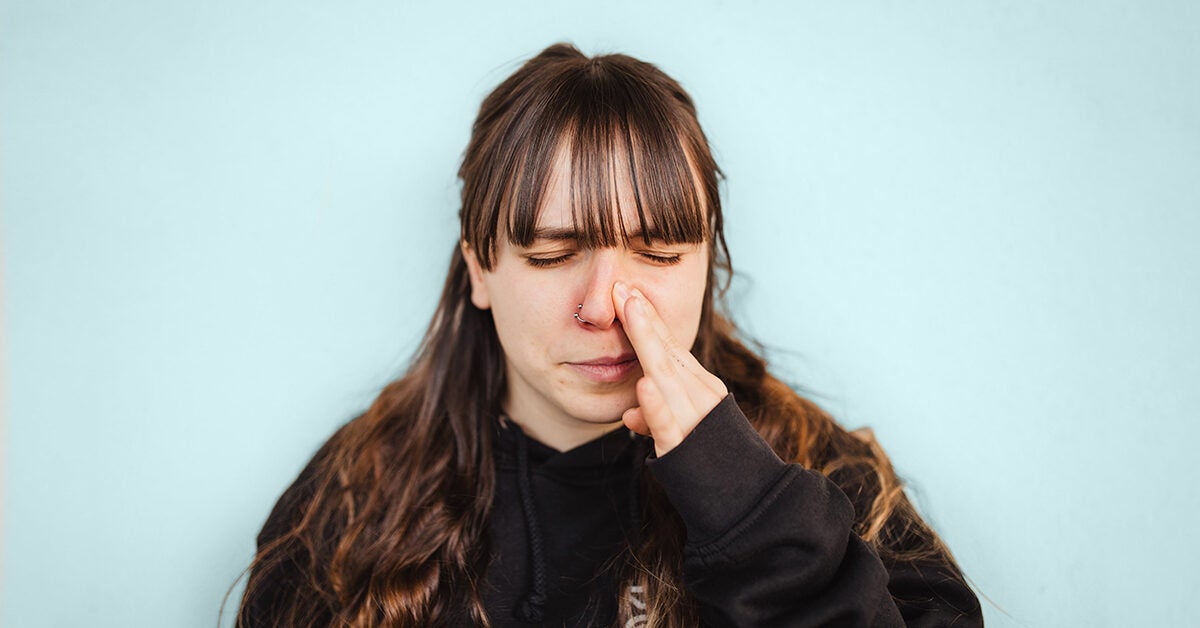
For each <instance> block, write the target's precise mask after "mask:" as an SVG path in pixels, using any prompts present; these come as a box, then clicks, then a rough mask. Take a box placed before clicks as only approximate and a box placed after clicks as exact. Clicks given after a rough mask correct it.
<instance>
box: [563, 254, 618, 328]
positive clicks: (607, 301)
mask: <svg viewBox="0 0 1200 628" xmlns="http://www.w3.org/2000/svg"><path fill="white" fill-rule="evenodd" d="M585 268H586V270H585V272H586V273H587V276H586V279H585V281H584V285H583V293H582V296H581V298H580V299H579V301H578V302H577V303H580V304H582V305H583V307H582V308H577V309H576V311H575V313H576V314H578V319H579V323H580V324H582V325H583V326H584V327H587V328H589V329H609V328H611V327H613V326H614V325H620V324H621V322H620V321H619V320H618V319H617V312H616V309H615V306H614V305H613V298H612V289H613V284H614V283H616V282H617V281H618V280H620V279H621V278H622V274H623V273H622V268H621V255H620V252H619V251H618V250H617V249H615V248H598V249H594V250H593V251H592V252H591V255H589V260H588V264H587V265H586V266H585Z"/></svg>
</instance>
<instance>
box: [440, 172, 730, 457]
mask: <svg viewBox="0 0 1200 628" xmlns="http://www.w3.org/2000/svg"><path fill="white" fill-rule="evenodd" d="M632 199H633V192H632V187H631V186H630V183H629V180H628V177H625V178H624V180H621V179H620V178H619V179H618V181H617V203H616V205H617V207H615V208H614V209H613V211H614V212H615V211H620V212H622V214H623V219H624V224H625V225H637V224H639V223H638V217H637V210H636V205H634V204H633V200H632ZM651 227H652V228H653V225H651ZM501 233H503V230H502V231H501ZM631 235H633V234H631ZM463 253H464V255H465V256H466V259H467V263H468V267H469V268H470V273H471V288H472V291H471V301H472V303H474V304H475V306H476V307H479V308H480V309H491V311H492V317H493V319H494V320H495V324H496V333H497V335H498V336H499V338H500V344H501V346H502V347H503V349H504V357H505V368H506V375H507V382H508V389H507V394H506V397H505V400H504V409H505V411H506V412H507V413H508V415H509V416H510V417H512V418H513V420H515V421H517V423H518V424H520V425H521V426H522V427H523V428H525V431H526V432H528V433H530V434H531V435H532V436H534V437H535V438H537V439H538V440H540V441H542V442H544V443H546V444H548V445H550V446H552V447H555V448H557V449H560V450H566V449H569V448H570V447H573V446H575V445H578V444H581V443H584V442H586V441H588V440H590V439H592V438H594V437H596V436H598V435H600V434H601V433H603V432H607V431H609V430H611V429H613V427H614V422H619V421H620V420H621V414H622V413H623V412H624V411H625V410H627V409H629V408H631V407H633V406H635V405H637V395H636V393H635V389H634V386H635V384H636V382H637V380H638V378H639V377H641V376H642V369H641V367H640V365H639V364H638V362H637V360H636V356H635V354H634V352H633V346H632V345H631V344H630V342H629V338H628V337H626V335H625V332H624V330H623V329H622V327H621V323H620V321H618V320H617V316H616V313H615V309H614V303H613V300H614V299H613V294H612V290H613V284H614V283H616V282H617V281H621V282H623V283H625V284H626V285H628V286H630V287H631V288H639V289H641V291H642V292H643V293H644V294H645V295H646V297H647V298H648V299H650V301H651V302H652V303H653V304H654V307H655V308H656V309H657V310H658V312H659V314H660V315H661V316H662V318H663V320H664V321H665V322H666V324H667V326H668V327H669V329H670V332H671V334H672V335H673V336H674V338H675V339H676V340H677V341H678V342H679V344H680V345H682V346H685V347H690V346H692V343H693V342H694V341H695V339H696V333H697V330H698V328H699V325H700V312H701V309H702V306H703V302H704V296H705V284H706V281H707V277H708V265H709V255H710V252H709V245H708V243H707V242H705V243H699V244H688V243H681V244H666V243H665V242H662V241H652V242H651V244H650V245H649V246H646V245H645V244H644V242H643V241H642V239H641V237H640V235H635V236H634V237H630V238H629V245H628V246H624V245H618V246H616V247H611V248H593V249H584V248H582V247H580V246H579V244H578V243H577V241H576V239H575V238H574V237H573V231H572V220H571V204H570V176H569V159H567V158H562V159H559V161H558V166H557V167H556V169H555V171H554V173H553V176H552V177H551V182H550V188H549V189H548V190H547V197H546V200H545V205H544V206H543V208H542V210H541V212H540V216H539V217H538V222H537V225H536V237H535V240H534V241H533V242H532V243H531V244H530V246H529V247H528V248H523V247H519V246H516V245H513V244H512V243H510V242H508V240H507V238H505V237H503V236H502V237H499V238H497V252H496V257H495V262H494V263H493V265H492V269H491V270H490V271H484V270H482V268H481V267H480V265H479V263H478V261H477V260H476V258H475V256H474V252H473V251H471V250H470V249H469V248H468V247H465V246H464V249H463ZM579 304H583V308H582V310H580V309H579ZM576 312H579V315H580V317H581V318H583V319H585V320H586V321H589V323H581V322H579V321H578V320H576V318H575V316H574V314H575V313H576Z"/></svg>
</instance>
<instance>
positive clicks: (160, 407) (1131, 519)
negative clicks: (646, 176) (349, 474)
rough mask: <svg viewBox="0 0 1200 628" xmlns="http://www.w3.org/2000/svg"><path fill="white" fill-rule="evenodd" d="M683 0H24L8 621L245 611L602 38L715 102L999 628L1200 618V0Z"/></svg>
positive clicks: (784, 259) (180, 619)
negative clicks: (351, 431) (483, 124)
mask: <svg viewBox="0 0 1200 628" xmlns="http://www.w3.org/2000/svg"><path fill="white" fill-rule="evenodd" d="M644 4H645V3H642V2H629V3H624V2H606V3H598V2H592V3H586V4H578V5H575V7H573V8H567V7H563V6H559V5H558V4H544V5H542V4H536V3H529V2H489V3H484V2H480V3H445V4H441V5H434V4H432V3H429V4H419V5H417V4H406V3H399V2H387V3H385V2H324V3H316V2H279V1H273V2H227V1H220V2H187V3H184V2H175V3H163V2H130V1H125V2H104V3H98V2H73V3H72V2H45V1H42V2H34V1H20V2H14V1H11V0H10V1H8V2H5V3H4V5H3V8H2V9H0V203H2V211H3V270H4V290H5V292H6V294H5V308H6V316H7V329H6V334H7V340H8V353H7V356H6V360H7V363H8V371H7V382H6V387H7V391H8V408H7V417H8V418H7V426H6V430H7V433H8V445H7V450H6V452H5V458H4V463H5V466H6V477H7V480H6V486H5V490H4V493H5V496H4V513H3V516H4V531H3V541H4V584H3V610H2V611H0V615H2V621H3V625H4V626H11V627H13V628H25V627H40V626H54V627H59V626H62V627H66V626H71V627H74V626H92V627H110V626H111V627H114V628H115V627H121V628H125V627H130V626H178V627H191V626H195V627H208V626H214V625H215V623H216V613H217V608H218V605H219V604H220V602H221V597H222V595H223V594H224V592H225V590H226V587H228V586H229V585H230V584H231V583H232V582H234V580H235V578H237V576H238V574H239V572H240V571H241V570H242V568H243V567H245V566H246V565H247V564H248V561H249V560H250V558H251V556H252V551H253V538H254V535H255V534H256V533H257V531H258V528H259V526H260V525H261V523H262V521H263V519H264V518H265V516H266V514H267V512H268V509H269V508H270V506H271V504H272V503H273V502H274V500H275V498H276V497H277V496H278V494H279V492H280V491H281V490H282V489H283V488H284V487H285V486H286V484H287V483H288V482H289V481H290V480H291V479H292V478H293V477H294V475H295V474H296V472H297V471H298V470H299V468H300V466H301V465H302V464H303V463H304V462H305V461H306V460H307V458H308V457H309V455H310V454H311V453H312V451H313V450H314V449H315V447H316V446H317V445H318V444H319V443H320V442H322V441H323V440H324V439H325V438H326V437H327V436H328V435H329V434H330V433H331V431H332V430H333V429H334V427H335V426H337V425H339V424H340V423H341V422H342V421H344V420H345V419H347V418H349V417H350V416H352V415H353V414H354V413H355V412H356V411H358V410H359V409H361V408H362V407H364V405H365V404H367V403H368V402H369V401H370V400H371V399H372V398H373V397H374V395H375V394H376V393H377V392H378V390H379V388H380V387H381V386H382V385H383V384H384V383H385V382H387V381H388V380H389V379H391V378H392V377H394V376H396V375H397V374H398V373H399V372H400V370H401V368H402V366H403V364H404V363H405V361H406V359H407V357H408V355H409V353H410V351H411V350H412V348H413V346H414V344H415V341H416V339H417V337H418V335H419V333H420V332H421V330H422V329H423V328H424V326H425V324H426V323H427V321H428V318H429V315H430V313H431V311H432V307H433V303H434V300H435V298H436V296H437V292H438V289H439V287H440V282H441V280H442V276H443V274H444V270H445V264H446V260H447V259H448V254H449V252H450V249H451V247H452V245H453V241H454V238H455V234H456V232H455V220H454V212H455V209H456V195H457V188H456V182H455V179H454V173H455V170H456V168H457V160H458V158H459V156H460V154H461V151H462V149H463V148H464V146H465V144H466V140H467V136H468V132H469V127H470V124H471V120H472V117H473V114H474V112H475V110H476V108H477V107H478V104H479V101H480V99H481V98H482V96H483V95H484V94H485V93H486V91H488V90H489V89H490V88H491V87H493V86H494V85H495V84H496V83H497V82H498V81H500V80H501V79H502V78H503V77H504V76H506V75H507V74H508V73H509V72H511V71H512V70H513V69H515V67H516V65H517V63H518V62H519V61H520V60H522V59H524V58H526V57H528V56H530V55H532V54H534V53H536V52H537V51H538V50H540V49H541V48H543V47H544V46H546V45H548V44H550V43H552V42H554V41H557V40H564V39H565V40H572V41H574V42H576V43H577V44H579V45H580V46H581V47H582V48H583V49H584V50H585V52H588V53H595V52H602V51H623V52H628V53H631V54H634V55H636V56H639V57H642V58H644V59H646V60H649V61H652V62H655V63H657V64H659V65H660V66H661V67H662V68H664V69H665V70H666V71H667V72H668V73H670V74H672V75H673V76H675V77H676V78H678V79H679V80H680V81H681V82H682V83H683V84H684V85H685V87H687V88H688V89H689V90H690V91H691V93H692V95H693V96H694V97H695V99H696V101H697V103H698V104H699V107H700V113H701V118H702V122H703V123H704V124H705V127H706V130H707V132H708V134H709V137H710V139H711V141H712V144H713V146H714V148H715V151H716V154H717V157H718V160H719V162H720V164H721V165H722V167H723V168H724V170H725V172H726V174H727V175H728V184H727V186H726V190H725V191H726V207H727V219H728V224H729V227H728V237H729V243H730V247H731V249H732V251H733V259H734V263H735V266H736V268H738V269H739V271H740V272H741V274H742V277H743V279H742V281H741V282H739V283H738V284H737V286H736V288H735V290H734V300H735V302H736V312H737V314H739V316H740V320H741V322H742V323H743V324H744V326H745V327H746V329H748V330H749V331H750V332H752V333H753V334H754V335H755V336H756V337H758V338H759V339H761V340H764V341H765V342H767V343H768V344H769V345H770V346H771V347H773V348H774V350H775V351H774V352H773V354H772V355H773V356H774V357H775V359H776V363H777V365H778V368H779V369H780V370H781V371H782V372H783V373H784V374H786V375H787V376H788V377H789V378H790V379H791V380H793V381H797V382H801V383H803V384H804V385H805V386H807V387H809V388H811V389H813V390H814V391H815V392H816V393H817V394H818V396H817V399H818V401H820V402H821V403H822V404H823V405H824V406H825V407H826V408H828V409H829V410H830V411H832V412H833V413H834V414H835V415H836V416H837V417H839V418H840V419H841V420H842V421H843V423H845V424H846V425H847V426H850V427H854V426H859V425H871V426H873V427H874V429H875V431H876V433H877V435H878V437H879V439H880V441H881V442H882V443H883V444H884V446H885V447H886V448H887V449H888V450H889V452H890V453H891V455H892V457H893V458H894V461H895V463H896V465H897V467H898V468H899V470H900V472H901V473H902V474H903V475H904V476H905V477H907V478H908V480H909V481H910V484H911V488H912V492H913V494H914V495H915V498H916V499H917V501H918V503H919V505H920V506H921V508H922V509H923V512H924V513H925V514H926V516H927V517H928V519H929V520H930V521H931V522H932V523H933V524H934V525H935V526H936V527H937V529H938V530H940V531H941V533H942V534H943V536H944V537H945V538H946V540H947V541H948V543H949V544H950V546H951V547H952V548H953V549H954V551H955V552H956V554H957V556H958V558H959V559H960V561H961V563H962V565H963V567H964V569H965V570H966V572H967V573H968V574H969V576H970V577H971V579H972V581H973V582H974V583H975V584H976V585H977V586H978V588H979V590H980V591H981V592H982V593H983V594H985V595H986V596H987V597H988V598H990V599H991V600H992V601H994V603H995V605H993V604H992V603H989V602H987V601H985V602H984V607H985V611H986V615H987V619H988V623H989V625H991V626H1047V627H1052V626H1114V627H1116V626H1133V625H1137V626H1183V625H1195V622H1196V619H1195V618H1196V617H1197V615H1200V602H1198V601H1197V595H1196V590H1197V588H1198V585H1200V581H1198V578H1197V576H1196V573H1197V572H1196V565H1197V559H1198V558H1200V550H1198V549H1197V542H1196V539H1195V534H1194V532H1193V531H1192V529H1193V528H1194V524H1195V522H1196V520H1197V515H1200V512H1198V504H1200V500H1198V497H1200V495H1198V490H1197V481H1196V477H1197V473H1196V470H1195V467H1194V465H1193V462H1192V461H1193V460H1194V459H1195V451H1196V441H1197V438H1198V437H1200V427H1198V424H1197V418H1200V417H1198V414H1200V360H1198V358H1197V355H1198V354H1200V332H1198V331H1197V330H1198V325H1197V322H1198V321H1200V247H1198V245H1197V242H1198V240H1200V191H1198V188H1200V184H1198V183H1197V182H1198V181H1200V89H1198V87H1197V85H1198V84H1200V44H1198V43H1197V42H1200V9H1198V8H1197V6H1200V5H1196V4H1195V3H1188V2H1177V3H1169V2H1134V1H1130V2H1067V3H1053V4H1050V3H1016V2H991V3H982V2H960V1H957V0H954V1H949V0H948V1H945V2H917V3H898V2H868V3H854V4H851V3H824V4H816V3H803V4H801V3H784V2H779V3H738V4H735V3H730V2H711V1H710V2H675V3H659V4H655V5H654V6H644ZM239 591H240V589H239ZM232 605H236V593H235V596H234V598H233V602H232ZM998 607H1002V608H1003V609H1004V611H1006V612H1002V611H1001V610H999V608H998Z"/></svg>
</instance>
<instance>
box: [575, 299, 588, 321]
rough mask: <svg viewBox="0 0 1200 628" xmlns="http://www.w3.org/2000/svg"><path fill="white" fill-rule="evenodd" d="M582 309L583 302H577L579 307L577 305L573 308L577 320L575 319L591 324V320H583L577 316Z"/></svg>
mask: <svg viewBox="0 0 1200 628" xmlns="http://www.w3.org/2000/svg"><path fill="white" fill-rule="evenodd" d="M582 311H583V304H582V303H580V304H579V307H578V308H575V320H577V321H579V322H581V323H583V324H584V325H591V324H592V322H591V321H589V320H584V319H583V318H580V317H579V313H580V312H582Z"/></svg>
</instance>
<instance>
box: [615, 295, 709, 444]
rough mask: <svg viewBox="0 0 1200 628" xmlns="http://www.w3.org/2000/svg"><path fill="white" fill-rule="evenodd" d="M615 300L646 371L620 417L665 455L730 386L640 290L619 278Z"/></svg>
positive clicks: (618, 311)
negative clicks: (634, 397)
mask: <svg viewBox="0 0 1200 628" xmlns="http://www.w3.org/2000/svg"><path fill="white" fill-rule="evenodd" d="M613 304H614V305H615V306H616V311H617V318H618V319H619V320H620V321H621V325H622V326H623V327H624V328H625V334H626V335H627V336H629V341H630V342H631V343H633V350H634V352H635V353H637V357H638V362H640V363H641V365H642V374H643V377H642V378H641V379H639V380H638V382H637V399H638V405H637V406H636V407H633V408H630V409H628V410H626V411H625V414H623V415H622V416H621V420H622V421H624V422H625V426H626V427H628V428H629V429H631V430H633V431H635V432H637V433H638V434H642V435H645V436H649V437H651V438H653V439H654V450H655V452H656V453H657V454H658V455H659V456H660V457H661V456H663V455H665V454H666V453H667V452H668V451H671V450H672V449H674V448H675V446H676V445H678V444H679V443H681V442H683V439H684V438H685V437H686V436H687V435H688V434H691V433H692V430H693V429H695V427H696V425H698V424H699V423H700V420H701V419H703V418H704V417H705V416H707V415H708V413H709V412H711V411H712V409H713V408H715V407H717V404H718V403H721V400H722V399H724V398H725V395H727V394H728V393H729V390H728V389H727V388H726V387H725V384H724V383H723V382H722V381H721V380H720V378H718V377H717V376H716V375H713V374H712V373H709V372H708V371H706V370H704V367H703V366H701V365H700V362H699V361H697V360H696V358H695V356H693V355H692V354H691V352H690V351H688V350H687V349H686V348H684V347H682V346H680V345H679V343H678V342H676V340H675V339H674V338H673V337H672V336H671V331H670V329H668V328H667V325H666V323H664V322H663V320H662V318H661V317H659V315H658V310H656V309H654V305H653V304H651V303H650V300H649V299H647V298H646V296H645V295H644V294H642V292H641V291H640V290H638V289H636V288H633V289H630V288H629V286H626V285H625V284H623V283H621V282H619V281H618V282H616V283H615V284H614V285H613Z"/></svg>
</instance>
